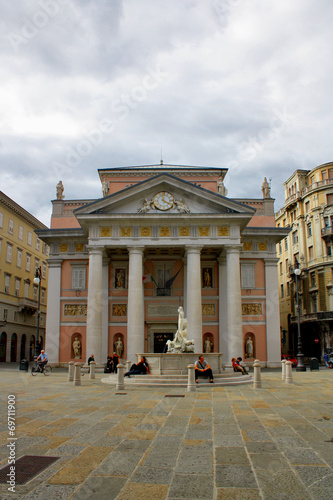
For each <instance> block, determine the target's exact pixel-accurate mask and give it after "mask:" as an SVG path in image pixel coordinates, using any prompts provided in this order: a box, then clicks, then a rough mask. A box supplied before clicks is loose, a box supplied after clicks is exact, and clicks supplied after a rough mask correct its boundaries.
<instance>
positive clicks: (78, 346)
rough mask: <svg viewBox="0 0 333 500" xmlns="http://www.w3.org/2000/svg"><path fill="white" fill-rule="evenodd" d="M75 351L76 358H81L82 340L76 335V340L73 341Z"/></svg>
mask: <svg viewBox="0 0 333 500" xmlns="http://www.w3.org/2000/svg"><path fill="white" fill-rule="evenodd" d="M73 351H74V356H75V359H81V342H80V341H79V339H78V337H75V340H74V342H73Z"/></svg>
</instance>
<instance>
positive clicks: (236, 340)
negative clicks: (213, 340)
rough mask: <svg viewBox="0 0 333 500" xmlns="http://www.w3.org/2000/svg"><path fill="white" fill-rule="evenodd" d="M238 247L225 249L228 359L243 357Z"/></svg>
mask: <svg viewBox="0 0 333 500" xmlns="http://www.w3.org/2000/svg"><path fill="white" fill-rule="evenodd" d="M239 253H240V246H232V247H228V246H227V247H226V256H227V307H228V358H227V361H228V362H230V359H231V358H232V357H235V358H237V357H238V356H243V334H242V299H241V284H240V265H239Z"/></svg>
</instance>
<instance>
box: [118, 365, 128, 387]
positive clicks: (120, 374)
mask: <svg viewBox="0 0 333 500" xmlns="http://www.w3.org/2000/svg"><path fill="white" fill-rule="evenodd" d="M125 369H126V366H125V365H122V364H119V365H118V366H117V384H116V389H117V390H118V391H119V390H120V391H122V390H124V389H125V383H124V375H125Z"/></svg>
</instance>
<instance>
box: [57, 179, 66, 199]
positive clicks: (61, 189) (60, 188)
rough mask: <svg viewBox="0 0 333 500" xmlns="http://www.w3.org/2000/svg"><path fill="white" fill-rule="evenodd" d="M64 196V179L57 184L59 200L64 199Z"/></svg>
mask: <svg viewBox="0 0 333 500" xmlns="http://www.w3.org/2000/svg"><path fill="white" fill-rule="evenodd" d="M64 198H65V196H64V185H63V183H62V181H59V182H58V184H57V200H63V199H64Z"/></svg>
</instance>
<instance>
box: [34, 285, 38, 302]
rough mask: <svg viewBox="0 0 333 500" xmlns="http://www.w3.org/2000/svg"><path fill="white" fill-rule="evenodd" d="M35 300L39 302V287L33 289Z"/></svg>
mask: <svg viewBox="0 0 333 500" xmlns="http://www.w3.org/2000/svg"><path fill="white" fill-rule="evenodd" d="M33 299H34V300H38V286H34V288H33Z"/></svg>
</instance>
